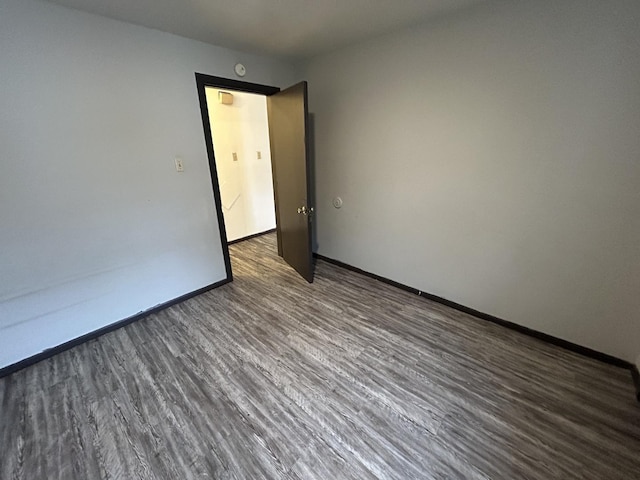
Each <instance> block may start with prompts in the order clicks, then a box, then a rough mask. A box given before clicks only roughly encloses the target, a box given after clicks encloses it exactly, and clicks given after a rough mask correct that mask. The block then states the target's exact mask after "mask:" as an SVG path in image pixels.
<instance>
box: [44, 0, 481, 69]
mask: <svg viewBox="0 0 640 480" xmlns="http://www.w3.org/2000/svg"><path fill="white" fill-rule="evenodd" d="M47 1H50V2H52V3H57V4H60V5H65V6H68V7H72V8H77V9H79V10H84V11H87V12H91V13H96V14H98V15H104V16H106V17H111V18H115V19H118V20H124V21H126V22H130V23H135V24H138V25H143V26H145V27H150V28H155V29H158V30H162V31H165V32H171V33H175V34H177V35H181V36H183V37H188V38H193V39H196V40H201V41H203V42H207V43H211V44H214V45H220V46H225V47H229V48H235V49H239V50H244V51H248V52H253V53H261V54H271V55H278V56H283V57H289V58H291V59H300V58H305V57H310V56H313V55H316V54H319V53H325V52H328V51H331V50H334V49H337V48H339V47H342V46H345V45H348V44H350V43H354V42H357V41H359V40H362V39H365V38H367V37H372V36H375V35H380V34H383V33H387V32H390V31H393V30H395V29H398V28H401V27H405V26H409V25H414V24H417V23H419V22H422V21H424V20H426V19H428V18H430V17H433V16H436V15H440V14H444V13H448V12H452V11H455V10H458V9H461V8H465V7H468V6H470V5H472V4H476V3H480V2H482V1H485V0H47Z"/></svg>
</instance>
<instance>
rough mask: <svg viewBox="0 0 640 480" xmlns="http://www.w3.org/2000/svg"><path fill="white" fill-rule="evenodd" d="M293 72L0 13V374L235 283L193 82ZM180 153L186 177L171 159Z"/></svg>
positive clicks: (103, 29) (16, 1) (122, 32)
mask: <svg viewBox="0 0 640 480" xmlns="http://www.w3.org/2000/svg"><path fill="white" fill-rule="evenodd" d="M237 61H243V63H245V65H246V66H247V70H248V74H247V77H246V79H247V80H248V81H253V82H258V83H264V84H268V85H278V86H286V85H288V84H290V83H291V79H292V78H293V70H292V68H291V67H290V66H289V65H286V64H283V63H280V62H278V61H275V60H273V59H269V58H264V57H256V56H251V55H246V54H242V53H239V52H234V51H230V50H226V49H222V48H217V47H213V46H209V45H205V44H203V43H199V42H195V41H191V40H187V39H183V38H180V37H176V36H174V35H170V34H165V33H161V32H158V31H155V30H150V29H145V28H142V27H137V26H133V25H130V24H126V23H122V22H118V21H114V20H109V19H106V18H101V17H98V16H93V15H89V14H85V13H81V12H78V11H74V10H70V9H66V8H63V7H59V6H55V5H51V4H47V3H39V2H32V1H25V0H2V2H1V3H0V65H2V73H1V74H0V106H1V108H0V167H1V170H0V171H1V172H2V173H1V174H0V245H2V248H1V249H0V367H3V366H6V365H9V364H12V363H15V362H17V361H19V360H21V359H23V358H25V357H28V356H30V355H34V354H36V353H38V352H40V351H42V350H44V349H46V348H49V347H53V346H55V345H58V344H60V343H63V342H65V341H67V340H70V339H73V338H75V337H78V336H80V335H82V334H85V333H87V332H90V331H93V330H96V329H98V328H100V327H103V326H105V325H108V324H110V323H113V322H115V321H118V320H121V319H123V318H126V317H129V316H131V315H134V314H136V313H138V312H140V311H143V310H146V309H148V308H150V307H153V306H155V305H157V304H160V303H163V302H166V301H168V300H171V299H173V298H175V297H178V296H180V295H183V294H186V293H189V292H191V291H193V290H196V289H198V288H201V287H204V286H207V285H209V284H212V283H214V282H217V281H219V280H221V279H223V278H225V268H224V262H223V257H222V251H221V244H220V238H219V231H218V225H217V217H216V214H215V209H214V204H213V196H212V189H211V179H210V174H209V168H208V162H207V155H206V149H205V142H204V134H203V130H202V121H201V117H200V109H199V104H198V97H197V91H196V84H195V78H194V72H202V73H208V74H212V75H218V76H227V77H232V76H233V73H232V72H233V65H234V64H235V63H236V62H237ZM176 155H180V156H182V158H183V159H184V163H185V171H184V173H180V174H178V173H176V171H175V168H174V163H173V162H174V157H175V156H176Z"/></svg>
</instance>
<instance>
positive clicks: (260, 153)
mask: <svg viewBox="0 0 640 480" xmlns="http://www.w3.org/2000/svg"><path fill="white" fill-rule="evenodd" d="M261 158H262V152H261V151H260V150H258V160H260V159H261Z"/></svg>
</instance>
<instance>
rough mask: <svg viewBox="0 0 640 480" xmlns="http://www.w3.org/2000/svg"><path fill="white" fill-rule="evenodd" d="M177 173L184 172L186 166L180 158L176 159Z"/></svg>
mask: <svg viewBox="0 0 640 480" xmlns="http://www.w3.org/2000/svg"><path fill="white" fill-rule="evenodd" d="M176 172H184V164H183V163H182V158H180V157H176Z"/></svg>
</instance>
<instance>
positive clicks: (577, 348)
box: [313, 253, 640, 400]
mask: <svg viewBox="0 0 640 480" xmlns="http://www.w3.org/2000/svg"><path fill="white" fill-rule="evenodd" d="M313 255H314V257H316V258H318V259H320V260H323V261H325V262H328V263H331V264H333V265H336V266H338V267H342V268H345V269H347V270H351V271H352V272H355V273H359V274H361V275H364V276H366V277H369V278H373V279H375V280H378V281H380V282H383V283H386V284H387V285H392V286H394V287H396V288H400V289H402V290H405V291H407V292H410V293H413V294H415V295H418V296H420V297H424V298H427V299H429V300H432V301H434V302H437V303H440V304H442V305H446V306H447V307H451V308H454V309H456V310H458V311H460V312H464V313H467V314H469V315H472V316H474V317H477V318H480V319H482V320H486V321H489V322H492V323H495V324H498V325H501V326H503V327H506V328H509V329H511V330H515V331H517V332H520V333H523V334H525V335H528V336H530V337H533V338H537V339H538V340H542V341H544V342H547V343H550V344H552V345H555V346H558V347H562V348H564V349H566V350H570V351H572V352H574V353H578V354H580V355H584V356H585V357H589V358H592V359H594V360H599V361H601V362H604V363H607V364H609V365H614V366H616V367H620V368H626V369H629V370H631V371H632V374H633V371H634V370H635V371H636V372H637V368H636V367H635V365H633V364H632V363H630V362H627V361H626V360H622V359H620V358H617V357H614V356H612V355H608V354H606V353H602V352H598V351H597V350H593V349H591V348H588V347H583V346H582V345H578V344H575V343H572V342H569V341H567V340H563V339H561V338H558V337H554V336H553V335H548V334H546V333H542V332H539V331H537V330H533V329H531V328H528V327H524V326H522V325H518V324H517V323H513V322H509V321H507V320H503V319H502V318H498V317H495V316H493V315H490V314H488V313H484V312H480V311H478V310H474V309H473V308H469V307H467V306H464V305H461V304H459V303H456V302H452V301H451V300H447V299H446V298H442V297H438V296H437V295H432V294H430V293H427V292H423V291H421V290H418V289H417V288H413V287H409V286H408V285H403V284H402V283H399V282H396V281H394V280H390V279H388V278H385V277H381V276H380V275H376V274H375V273H371V272H367V271H365V270H362V269H360V268H358V267H354V266H352V265H349V264H348V263H344V262H341V261H340V260H334V259H333V258H329V257H325V256H324V255H320V254H317V253H314V254H313ZM634 381H636V388H640V387H639V385H640V377H639V378H638V379H637V380H636V378H635V377H634ZM638 395H639V397H638V398H639V400H640V390H638Z"/></svg>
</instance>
